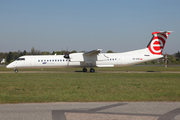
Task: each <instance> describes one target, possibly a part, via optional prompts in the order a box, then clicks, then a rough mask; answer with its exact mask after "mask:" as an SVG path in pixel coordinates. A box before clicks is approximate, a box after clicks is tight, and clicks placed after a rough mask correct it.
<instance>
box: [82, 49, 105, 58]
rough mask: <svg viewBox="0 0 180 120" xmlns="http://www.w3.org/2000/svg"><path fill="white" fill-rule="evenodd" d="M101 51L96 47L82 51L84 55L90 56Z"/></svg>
mask: <svg viewBox="0 0 180 120" xmlns="http://www.w3.org/2000/svg"><path fill="white" fill-rule="evenodd" d="M101 51H102V49H96V50H92V51H88V52H84V55H88V56H92V55H97V54H99V53H100V52H101Z"/></svg>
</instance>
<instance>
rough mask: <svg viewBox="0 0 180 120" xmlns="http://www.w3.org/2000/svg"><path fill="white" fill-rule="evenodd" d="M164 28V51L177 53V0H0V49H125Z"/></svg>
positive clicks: (138, 46) (179, 34) (144, 42)
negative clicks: (169, 33)
mask: <svg viewBox="0 0 180 120" xmlns="http://www.w3.org/2000/svg"><path fill="white" fill-rule="evenodd" d="M164 30H170V31H174V32H173V33H171V35H170V36H169V37H168V40H167V42H166V45H165V49H164V51H163V53H165V52H167V53H168V54H173V53H175V52H178V51H180V0H53V1H52V0H0V52H9V51H12V52H13V51H18V50H21V51H24V50H26V51H30V50H31V48H32V47H34V48H35V49H36V50H40V51H49V52H52V51H61V50H66V49H67V47H68V49H69V51H72V50H76V51H82V50H85V51H89V50H94V49H103V52H106V51H108V50H112V51H114V52H125V51H130V50H136V49H141V48H145V47H146V46H147V44H148V43H149V41H150V39H151V37H152V32H155V31H164Z"/></svg>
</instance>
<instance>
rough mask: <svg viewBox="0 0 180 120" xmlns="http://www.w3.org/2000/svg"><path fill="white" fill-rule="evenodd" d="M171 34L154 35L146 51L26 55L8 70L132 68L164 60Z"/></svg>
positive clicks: (10, 65) (11, 64)
mask: <svg viewBox="0 0 180 120" xmlns="http://www.w3.org/2000/svg"><path fill="white" fill-rule="evenodd" d="M170 32H173V31H158V32H153V33H152V36H153V37H152V39H151V40H150V42H149V44H148V45H147V47H146V48H144V49H139V50H134V51H129V52H124V53H101V51H102V49H95V50H92V51H89V52H84V53H72V54H65V55H56V54H55V55H25V56H21V57H19V58H18V59H17V60H15V61H14V62H12V63H10V64H8V65H7V66H6V68H14V72H15V73H17V72H18V69H19V68H58V67H82V68H83V72H87V67H89V68H90V72H91V73H94V72H95V69H94V68H93V67H120V66H130V65H134V64H139V63H142V62H147V61H151V60H155V59H159V58H162V57H163V55H162V51H163V48H164V46H165V43H166V40H167V38H168V35H170Z"/></svg>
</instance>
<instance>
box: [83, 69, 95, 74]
mask: <svg viewBox="0 0 180 120" xmlns="http://www.w3.org/2000/svg"><path fill="white" fill-rule="evenodd" d="M83 72H87V69H86V68H83ZM90 72H91V73H94V72H95V69H94V68H90Z"/></svg>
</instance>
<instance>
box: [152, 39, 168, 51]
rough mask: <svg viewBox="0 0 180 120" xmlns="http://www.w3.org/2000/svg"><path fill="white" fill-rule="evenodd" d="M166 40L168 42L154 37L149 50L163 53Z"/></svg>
mask: <svg viewBox="0 0 180 120" xmlns="http://www.w3.org/2000/svg"><path fill="white" fill-rule="evenodd" d="M165 42H166V41H165V40H160V39H153V40H152V42H151V44H150V47H149V50H150V51H151V53H153V54H161V53H162V51H163V48H164V44H165Z"/></svg>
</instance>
